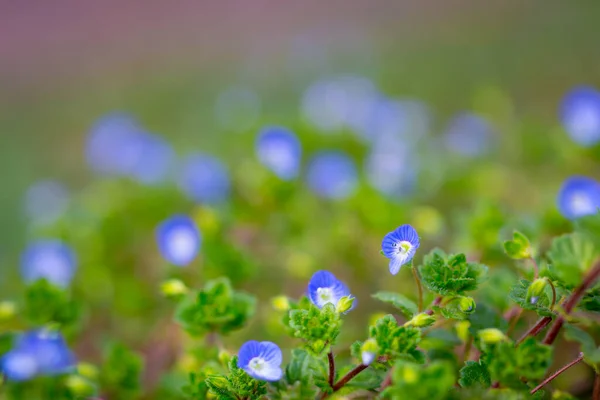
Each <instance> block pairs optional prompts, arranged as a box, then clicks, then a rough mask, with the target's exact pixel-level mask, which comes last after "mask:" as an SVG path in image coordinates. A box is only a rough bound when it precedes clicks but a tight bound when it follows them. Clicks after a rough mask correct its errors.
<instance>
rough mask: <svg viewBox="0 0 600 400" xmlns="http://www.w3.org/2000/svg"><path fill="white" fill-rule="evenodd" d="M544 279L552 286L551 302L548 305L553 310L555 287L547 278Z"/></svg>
mask: <svg viewBox="0 0 600 400" xmlns="http://www.w3.org/2000/svg"><path fill="white" fill-rule="evenodd" d="M546 281H547V282H548V283H549V284H550V287H551V288H552V304H551V305H550V309H551V310H554V305H555V304H556V288H555V287H554V283H552V281H551V280H550V279H549V278H546Z"/></svg>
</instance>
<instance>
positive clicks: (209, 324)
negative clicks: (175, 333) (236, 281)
mask: <svg viewBox="0 0 600 400" xmlns="http://www.w3.org/2000/svg"><path fill="white" fill-rule="evenodd" d="M255 309H256V299H255V298H254V297H253V296H250V295H248V294H246V293H242V292H236V291H234V290H233V289H232V288H231V284H230V283H229V280H228V279H226V278H220V279H215V280H212V281H209V282H207V284H206V285H205V287H204V289H202V290H201V291H199V292H197V293H196V294H193V295H190V296H187V297H186V298H185V299H184V300H182V301H181V302H180V303H179V305H178V307H177V310H176V312H175V320H176V321H177V322H178V323H179V324H180V325H181V326H182V327H183V329H185V330H186V331H187V332H188V333H190V334H191V335H202V334H205V333H208V332H218V333H220V334H228V333H230V332H232V331H234V330H238V329H240V328H242V327H243V326H244V325H245V324H246V322H247V321H248V319H250V317H252V315H254V312H255Z"/></svg>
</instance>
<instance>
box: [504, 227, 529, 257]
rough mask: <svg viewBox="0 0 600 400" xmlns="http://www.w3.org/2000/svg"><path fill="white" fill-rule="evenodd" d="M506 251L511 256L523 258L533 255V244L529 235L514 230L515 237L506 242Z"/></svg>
mask: <svg viewBox="0 0 600 400" xmlns="http://www.w3.org/2000/svg"><path fill="white" fill-rule="evenodd" d="M504 252H505V253H506V255H508V256H509V257H510V258H514V259H515V260H521V259H525V258H529V257H531V244H530V243H529V239H528V238H527V236H525V235H523V234H522V233H521V232H519V231H514V233H513V239H512V240H507V241H505V242H504Z"/></svg>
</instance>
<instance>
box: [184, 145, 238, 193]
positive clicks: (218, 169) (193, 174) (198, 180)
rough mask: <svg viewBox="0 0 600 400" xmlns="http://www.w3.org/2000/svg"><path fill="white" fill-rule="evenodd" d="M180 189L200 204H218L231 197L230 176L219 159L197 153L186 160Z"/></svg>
mask: <svg viewBox="0 0 600 400" xmlns="http://www.w3.org/2000/svg"><path fill="white" fill-rule="evenodd" d="M179 187H180V188H181V190H183V192H184V193H185V194H186V195H187V196H188V197H189V198H190V199H192V200H194V201H196V202H198V203H205V204H218V203H222V202H224V201H225V200H227V198H228V197H229V192H230V182H229V175H228V173H227V169H226V168H225V166H224V165H223V163H221V161H219V160H218V159H217V158H215V157H212V156H209V155H206V154H200V153H196V154H192V155H190V156H188V157H187V158H186V159H185V160H184V162H183V165H182V169H181V173H180V176H179Z"/></svg>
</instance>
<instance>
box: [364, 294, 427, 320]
mask: <svg viewBox="0 0 600 400" xmlns="http://www.w3.org/2000/svg"><path fill="white" fill-rule="evenodd" d="M372 297H373V298H375V299H377V300H379V301H383V302H384V303H388V304H391V305H392V306H394V307H396V308H397V309H399V310H400V311H401V312H402V314H404V316H405V317H406V318H407V319H410V318H412V317H413V316H414V315H415V314H416V313H417V312H418V308H417V304H416V303H415V302H414V301H412V300H410V299H409V298H407V297H406V296H403V295H401V294H400V293H394V292H377V293H375V294H374V295H373V296H372Z"/></svg>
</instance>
